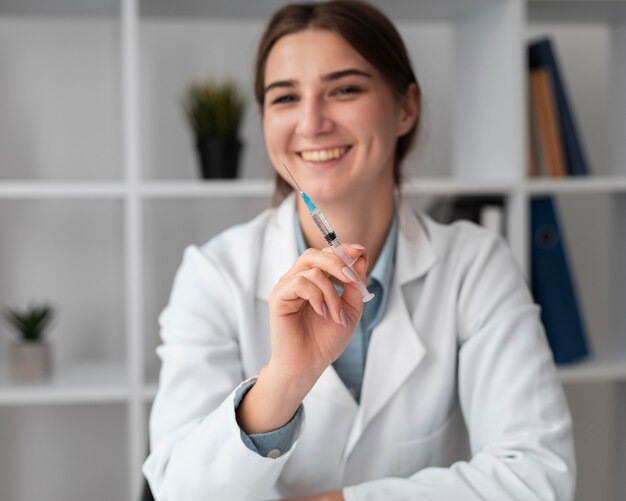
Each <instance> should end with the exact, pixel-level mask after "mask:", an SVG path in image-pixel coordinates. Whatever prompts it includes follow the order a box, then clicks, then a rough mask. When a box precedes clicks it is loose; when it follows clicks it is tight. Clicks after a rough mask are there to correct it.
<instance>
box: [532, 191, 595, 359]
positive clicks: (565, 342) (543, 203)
mask: <svg viewBox="0 0 626 501" xmlns="http://www.w3.org/2000/svg"><path fill="white" fill-rule="evenodd" d="M530 231H531V290H532V293H533V296H534V298H535V301H536V302H537V303H538V304H539V305H540V306H541V320H542V322H543V325H544V327H545V330H546V336H547V338H548V343H549V344H550V348H551V349H552V355H553V357H554V361H555V362H556V363H557V364H567V363H570V362H574V361H577V360H580V359H583V358H585V357H587V356H588V355H589V348H588V343H587V337H586V334H585V328H584V325H583V319H582V315H581V312H580V309H579V305H578V299H577V297H576V290H575V287H574V281H573V279H572V276H571V273H570V267H569V263H568V258H567V252H566V245H565V240H564V238H563V232H562V231H561V227H560V224H559V219H558V215H557V211H556V207H555V205H554V202H553V200H552V198H551V197H549V196H544V197H536V198H534V199H533V200H532V201H531V210H530Z"/></svg>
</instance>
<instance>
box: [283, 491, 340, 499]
mask: <svg viewBox="0 0 626 501" xmlns="http://www.w3.org/2000/svg"><path fill="white" fill-rule="evenodd" d="M283 501H344V498H343V492H342V491H332V492H322V493H321V494H315V495H313V496H306V497H303V498H288V499H285V500H283Z"/></svg>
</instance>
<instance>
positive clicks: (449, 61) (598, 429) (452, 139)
mask: <svg viewBox="0 0 626 501" xmlns="http://www.w3.org/2000/svg"><path fill="white" fill-rule="evenodd" d="M282 3H283V2H282V1H281V0H259V1H255V2H245V1H243V0H230V1H227V0H220V1H213V2H204V1H201V0H184V1H181V2H166V1H164V0H119V1H118V0H88V1H79V0H75V1H74V0H72V1H67V0H32V1H29V2H22V1H20V0H5V1H4V2H2V3H1V4H0V75H2V77H0V109H2V113H1V114H0V231H2V234H3V238H2V239H0V285H1V286H0V306H4V305H14V304H23V303H26V302H28V301H29V300H32V299H49V300H51V301H53V302H55V303H56V304H57V305H58V307H59V309H60V315H59V319H58V322H57V325H56V326H55V328H54V330H53V331H52V332H51V335H50V338H51V340H52V342H53V343H54V348H55V374H54V376H53V378H52V379H51V380H50V381H46V382H44V383H34V384H24V383H17V382H15V381H12V380H11V379H10V378H9V377H8V375H7V371H6V364H5V362H6V360H5V358H4V356H3V357H0V443H1V444H3V446H2V447H1V448H0V499H7V500H11V501H27V500H30V499H49V500H51V501H55V500H59V501H60V500H64V501H65V500H72V499H76V500H78V499H90V500H94V501H98V500H99V499H102V500H110V499H129V500H131V501H133V500H136V499H138V496H139V492H140V484H141V474H140V465H141V463H142V461H143V458H144V457H145V454H146V448H147V434H148V430H147V422H148V415H149V409H150V404H151V401H152V399H153V398H154V395H155V393H156V388H157V376H158V360H157V358H156V355H155V353H154V349H155V347H156V346H157V345H158V343H159V339H158V326H157V317H158V314H159V312H160V311H161V309H162V308H163V307H164V306H165V304H166V301H167V297H168V295H169V292H170V288H171V284H172V279H173V276H174V273H175V271H176V269H177V267H178V265H179V263H180V259H181V257H182V251H183V249H184V247H185V246H186V245H187V244H189V243H202V242H204V241H206V240H207V239H209V238H210V237H211V236H212V235H214V234H215V233H217V232H218V231H220V230H221V229H223V228H226V227H228V226H230V225H232V224H235V223H238V222H243V221H246V220H248V219H249V218H250V217H252V216H253V215H255V214H256V213H258V212H259V211H260V210H262V209H263V208H265V207H267V205H268V203H269V199H270V195H271V191H272V186H273V184H272V181H271V168H270V166H269V161H268V160H267V157H266V155H265V152H264V149H263V148H264V147H263V138H262V134H261V130H260V121H259V116H258V113H257V111H256V110H255V109H254V104H253V102H252V98H251V91H250V106H249V110H248V113H247V116H246V121H245V125H244V129H243V136H244V139H245V143H246V149H245V152H244V157H243V169H242V171H243V172H242V179H240V180H237V181H215V182H200V181H198V180H197V177H198V176H197V167H196V161H195V157H194V151H193V148H192V144H191V138H190V135H189V131H188V129H187V127H186V124H185V123H184V119H183V116H182V113H181V110H180V96H181V95H182V92H183V91H184V88H185V86H186V85H187V84H188V83H189V82H190V81H191V80H193V79H197V78H201V77H204V76H207V75H213V76H217V77H222V76H230V77H234V78H237V79H239V80H240V81H241V82H242V83H244V84H246V85H247V86H248V89H251V82H252V64H253V59H254V48H255V44H256V42H257V41H258V38H259V36H260V33H261V31H262V28H263V26H264V23H265V21H266V20H267V16H268V15H269V14H270V13H271V12H273V11H274V10H275V9H276V8H277V7H278V6H279V5H281V4H282ZM374 3H377V4H379V5H380V6H381V7H382V8H383V9H384V10H385V11H386V12H387V13H388V14H389V15H390V16H391V17H392V18H394V19H396V20H397V23H398V26H399V28H400V31H401V32H402V34H403V36H404V38H405V41H406V43H407V46H408V47H409V51H410V52H411V54H412V57H413V60H414V64H415V69H416V73H417V75H418V78H419V79H420V81H421V84H422V87H423V92H424V96H425V101H424V108H423V115H424V121H423V123H422V129H421V132H420V140H419V143H418V146H417V149H416V151H415V152H414V153H413V154H412V155H411V156H410V158H409V160H408V162H407V165H406V167H407V172H408V173H409V180H408V182H407V184H406V186H405V188H404V194H405V196H406V197H407V198H408V199H409V200H411V201H412V202H413V203H415V205H416V206H423V205H424V204H425V203H426V202H427V201H428V200H430V199H432V198H436V197H447V196H456V195H476V194H485V195H499V196H502V197H503V199H504V200H505V201H506V206H507V235H506V236H507V238H508V240H509V242H510V245H511V247H512V249H513V252H514V253H515V255H516V257H517V259H518V261H519V265H520V267H521V268H522V270H523V271H524V272H525V273H528V270H529V265H528V260H529V237H528V231H527V229H528V225H529V221H528V207H529V202H530V200H531V199H532V197H533V196H537V195H543V194H549V195H552V196H554V198H555V199H556V201H557V204H558V208H559V210H560V214H561V216H562V223H563V224H562V225H563V230H564V233H565V237H566V239H567V244H568V251H569V254H570V258H571V259H570V264H571V265H572V271H573V274H574V279H575V283H576V285H577V288H578V291H579V299H580V302H581V306H582V309H583V316H584V318H585V323H586V326H587V332H588V336H589V340H590V344H591V347H592V349H593V352H594V355H593V357H591V358H590V359H589V360H588V361H586V362H582V363H579V364H576V365H573V366H568V367H567V368H561V369H559V371H560V375H561V378H562V380H563V382H564V383H565V387H566V392H567V395H568V398H569V400H570V404H571V407H572V411H573V415H574V420H575V433H576V443H577V449H578V461H579V470H580V471H579V489H578V495H577V499H580V500H586V499H626V485H625V483H624V482H625V481H624V479H623V478H622V477H623V475H621V474H620V472H621V471H623V470H624V467H625V466H626V434H625V433H624V432H623V430H622V426H620V423H623V422H624V420H625V419H626V313H625V311H624V308H623V302H624V296H625V292H626V258H625V256H626V141H624V138H626V57H625V55H626V2H625V1H623V0H619V1H593V0H589V1H577V0H525V1H524V0H472V1H468V0H428V1H421V2H413V1H410V0H387V1H385V2H382V1H378V2H374ZM540 34H549V35H550V36H552V37H553V40H554V41H555V43H556V48H557V51H558V55H559V57H560V60H561V68H562V70H563V72H564V75H565V80H566V84H567V85H568V89H569V90H570V97H571V99H572V102H573V105H574V110H575V112H576V116H577V118H578V122H579V128H580V132H581V135H582V136H583V139H584V141H585V146H586V147H587V151H588V156H589V159H590V163H591V168H592V171H593V175H592V176H590V177H588V178H584V179H558V180H557V179H527V178H526V175H525V171H526V168H525V166H526V151H525V145H526V138H525V131H526V123H525V120H526V111H525V110H526V90H525V89H526V87H525V75H526V73H525V71H526V70H525V50H524V47H525V44H526V41H527V40H528V39H529V38H531V37H533V36H535V35H540ZM224 47H228V50H224ZM2 330H5V329H4V328H3V329H2ZM3 334H4V333H3ZM9 341H10V337H9V336H8V335H3V336H1V337H0V353H2V355H4V353H5V351H6V350H5V349H4V348H5V347H6V346H7V345H8V342H9ZM67 478H71V479H72V481H71V482H68V481H60V480H59V479H67ZM34 479H36V480H37V482H33V480H34Z"/></svg>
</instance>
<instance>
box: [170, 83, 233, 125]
mask: <svg viewBox="0 0 626 501" xmlns="http://www.w3.org/2000/svg"><path fill="white" fill-rule="evenodd" d="M182 105H183V109H184V111H185V115H186V116H187V120H188V121H189V124H190V125H191V127H192V129H193V131H194V133H195V135H196V137H237V134H238V132H239V126H240V125H241V120H242V117H243V111H244V109H245V98H244V97H243V94H242V93H241V91H240V90H239V87H238V86H237V84H236V83H235V82H234V81H231V80H228V81H225V82H224V83H217V82H215V81H213V80H207V81H206V82H203V83H193V84H191V85H190V86H189V87H188V89H187V92H186V94H185V96H184V97H183V101H182Z"/></svg>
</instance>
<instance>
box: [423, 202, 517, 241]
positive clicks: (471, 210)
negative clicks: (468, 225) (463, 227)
mask: <svg viewBox="0 0 626 501" xmlns="http://www.w3.org/2000/svg"><path fill="white" fill-rule="evenodd" d="M427 212H428V213H429V214H430V216H431V217H432V218H433V219H434V220H435V221H437V222H440V223H444V224H448V223H451V222H453V221H457V220H461V219H463V220H467V221H472V222H474V223H476V224H479V225H481V226H483V227H485V228H487V229H489V230H491V231H493V232H495V233H498V234H500V235H504V233H505V224H504V214H505V204H504V199H503V197H501V196H497V195H485V196H482V195H467V196H461V197H447V198H442V199H438V200H436V201H435V202H434V203H432V204H431V205H430V207H429V208H428V211H427Z"/></svg>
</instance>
